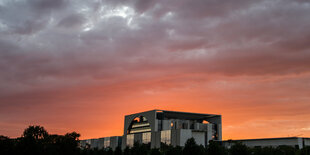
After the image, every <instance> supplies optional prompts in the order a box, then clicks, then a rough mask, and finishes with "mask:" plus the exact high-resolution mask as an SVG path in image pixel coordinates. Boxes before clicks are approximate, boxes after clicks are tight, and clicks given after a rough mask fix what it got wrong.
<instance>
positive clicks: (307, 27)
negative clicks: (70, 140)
mask: <svg viewBox="0 0 310 155" xmlns="http://www.w3.org/2000/svg"><path fill="white" fill-rule="evenodd" d="M152 109H163V110H174V111H188V112H198V113H211V114H221V115H222V121H223V139H244V138H268V137H287V136H301V137H310V2H309V1H308V0H0V135H6V136H9V137H12V138H14V137H18V136H21V134H22V132H23V130H24V129H25V128H26V127H27V126H29V125H42V126H44V127H45V128H46V129H47V130H48V132H50V133H55V134H64V133H67V132H72V131H76V132H79V133H81V135H82V136H81V139H85V138H99V137H104V136H115V135H122V131H123V125H124V115H126V114H131V113H137V112H141V111H146V110H152Z"/></svg>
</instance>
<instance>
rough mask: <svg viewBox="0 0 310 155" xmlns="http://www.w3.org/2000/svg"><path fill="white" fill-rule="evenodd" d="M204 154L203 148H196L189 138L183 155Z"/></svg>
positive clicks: (193, 140)
mask: <svg viewBox="0 0 310 155" xmlns="http://www.w3.org/2000/svg"><path fill="white" fill-rule="evenodd" d="M204 153H205V151H204V148H203V147H200V146H198V145H197V144H196V141H195V139H194V138H190V139H188V140H187V141H186V143H185V147H184V149H183V155H193V154H195V155H203V154H204Z"/></svg>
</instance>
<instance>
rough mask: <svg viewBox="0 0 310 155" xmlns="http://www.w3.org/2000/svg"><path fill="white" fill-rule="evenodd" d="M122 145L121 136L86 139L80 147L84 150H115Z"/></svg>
mask: <svg viewBox="0 0 310 155" xmlns="http://www.w3.org/2000/svg"><path fill="white" fill-rule="evenodd" d="M121 145H122V137H121V136H113V137H103V138H98V139H86V140H81V141H80V147H82V148H88V147H89V148H98V149H102V148H111V149H112V150H115V149H116V148H117V147H118V146H119V147H120V146H121Z"/></svg>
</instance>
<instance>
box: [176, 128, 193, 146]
mask: <svg viewBox="0 0 310 155" xmlns="http://www.w3.org/2000/svg"><path fill="white" fill-rule="evenodd" d="M179 132H180V134H179V135H178V136H179V137H180V141H179V144H178V145H179V146H185V143H186V141H187V140H188V139H189V138H192V130H189V129H179Z"/></svg>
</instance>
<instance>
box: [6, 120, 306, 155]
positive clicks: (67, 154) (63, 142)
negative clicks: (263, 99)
mask: <svg viewBox="0 0 310 155" xmlns="http://www.w3.org/2000/svg"><path fill="white" fill-rule="evenodd" d="M79 137H80V134H78V133H76V132H72V133H67V134H65V135H52V134H49V133H48V132H47V131H46V130H45V129H44V128H43V127H41V126H29V127H28V128H27V129H25V131H24V133H23V135H22V136H21V137H19V138H16V139H10V138H8V137H5V136H0V155H27V154H31V155H310V147H305V148H303V149H298V148H295V147H290V146H279V147H276V148H273V147H263V148H261V147H256V148H249V147H247V146H245V145H243V144H241V143H235V144H234V145H233V146H232V147H231V148H230V149H227V148H225V147H223V146H222V145H220V143H218V142H212V141H211V142H210V144H209V145H208V147H207V148H205V147H203V146H201V145H200V146H199V145H197V144H196V142H195V140H194V139H193V138H191V139H189V140H188V141H187V142H186V144H185V147H178V146H177V147H173V146H169V145H165V144H162V146H161V148H160V149H151V148H150V145H147V144H139V143H135V144H134V146H133V147H132V148H128V147H127V148H126V149H125V150H123V151H122V150H121V148H116V150H114V151H113V150H112V149H111V148H104V149H97V148H95V149H91V148H89V147H87V148H80V147H79Z"/></svg>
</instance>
